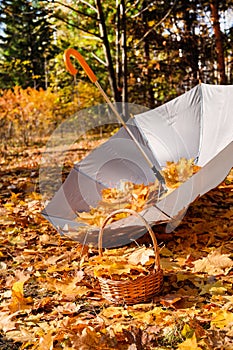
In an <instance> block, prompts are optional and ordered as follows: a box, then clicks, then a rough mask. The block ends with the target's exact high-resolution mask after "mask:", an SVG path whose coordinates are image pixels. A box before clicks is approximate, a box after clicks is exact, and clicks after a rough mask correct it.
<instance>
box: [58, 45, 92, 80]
mask: <svg viewBox="0 0 233 350" xmlns="http://www.w3.org/2000/svg"><path fill="white" fill-rule="evenodd" d="M70 56H74V57H75V58H77V60H78V62H79V63H80V65H81V66H82V68H83V69H84V71H85V73H86V74H87V76H88V77H89V79H90V80H91V82H92V83H96V81H97V78H96V76H95V74H94V72H93V70H92V69H91V68H90V67H89V66H88V64H87V62H86V61H85V59H84V58H83V56H82V55H81V54H80V53H79V52H78V51H76V50H75V49H73V48H72V47H70V48H69V49H67V50H65V52H64V61H65V65H66V68H67V70H68V71H69V72H70V73H71V74H72V75H76V74H77V72H78V70H77V69H76V68H75V67H74V66H73V64H72V63H71V60H70Z"/></svg>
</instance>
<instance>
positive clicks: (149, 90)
mask: <svg viewBox="0 0 233 350" xmlns="http://www.w3.org/2000/svg"><path fill="white" fill-rule="evenodd" d="M147 6H148V2H147V1H144V2H143V8H146V7H147ZM143 23H144V26H145V28H144V29H145V32H147V31H148V30H149V26H148V20H147V15H146V12H144V13H143ZM144 58H145V64H146V71H147V76H146V78H147V81H146V92H145V95H146V101H145V102H146V104H147V106H148V107H149V108H154V107H155V98H154V91H153V83H152V69H151V68H150V43H149V39H148V36H146V37H145V38H144Z"/></svg>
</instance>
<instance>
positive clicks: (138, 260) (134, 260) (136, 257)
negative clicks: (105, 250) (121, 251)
mask: <svg viewBox="0 0 233 350" xmlns="http://www.w3.org/2000/svg"><path fill="white" fill-rule="evenodd" d="M154 256H155V252H154V250H153V249H151V248H146V247H142V248H139V249H137V250H136V251H135V252H133V253H131V254H130V255H129V257H128V263H129V264H131V265H138V264H141V265H145V264H146V263H148V262H149V261H150V258H151V257H154Z"/></svg>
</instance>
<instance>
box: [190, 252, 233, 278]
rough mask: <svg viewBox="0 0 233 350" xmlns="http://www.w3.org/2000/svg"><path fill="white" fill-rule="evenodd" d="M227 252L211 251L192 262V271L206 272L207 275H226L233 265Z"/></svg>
mask: <svg viewBox="0 0 233 350" xmlns="http://www.w3.org/2000/svg"><path fill="white" fill-rule="evenodd" d="M229 256H230V255H229V254H221V253H220V252H219V251H218V250H215V251H212V252H211V253H209V254H208V255H207V257H205V258H203V259H199V260H196V261H194V262H193V264H194V268H193V271H194V272H206V273H208V274H209V275H222V274H223V275H227V274H228V273H229V271H230V270H231V269H232V267H233V261H232V260H231V259H230V258H229Z"/></svg>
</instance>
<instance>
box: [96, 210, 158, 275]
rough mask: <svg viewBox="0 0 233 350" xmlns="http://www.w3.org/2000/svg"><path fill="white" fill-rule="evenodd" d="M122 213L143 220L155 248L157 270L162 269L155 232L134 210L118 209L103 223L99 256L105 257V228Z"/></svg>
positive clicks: (99, 239) (99, 240)
mask: <svg viewBox="0 0 233 350" xmlns="http://www.w3.org/2000/svg"><path fill="white" fill-rule="evenodd" d="M120 213H128V214H131V215H134V216H136V217H138V218H139V219H141V221H142V222H143V224H144V225H145V227H146V228H147V230H148V232H149V234H150V237H151V240H152V242H153V248H154V252H155V268H157V269H158V270H159V269H160V258H159V248H158V244H157V239H156V237H155V234H154V232H153V231H152V229H151V227H150V225H149V224H148V222H147V221H146V220H145V219H144V217H143V216H142V215H140V214H139V213H138V212H136V211H134V210H132V209H117V210H115V211H113V212H112V213H111V214H109V215H108V216H107V217H106V219H105V220H104V222H103V223H102V226H101V227H100V231H99V237H98V250H99V255H100V256H102V255H103V248H102V246H103V231H104V228H105V226H106V225H107V223H108V221H109V220H110V219H111V218H112V217H113V216H114V215H116V214H120Z"/></svg>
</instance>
